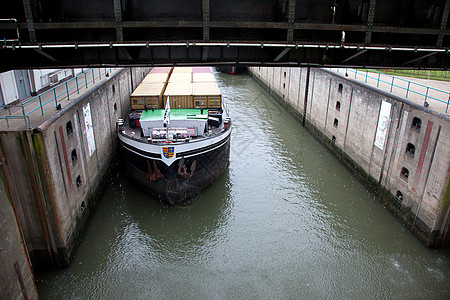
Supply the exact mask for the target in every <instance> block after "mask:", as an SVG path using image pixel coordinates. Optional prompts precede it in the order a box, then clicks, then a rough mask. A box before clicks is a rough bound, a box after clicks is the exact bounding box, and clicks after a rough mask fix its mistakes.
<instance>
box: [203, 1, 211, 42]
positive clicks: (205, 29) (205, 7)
mask: <svg viewBox="0 0 450 300" xmlns="http://www.w3.org/2000/svg"><path fill="white" fill-rule="evenodd" d="M202 11H203V41H204V42H209V19H210V8H209V0H203V1H202Z"/></svg>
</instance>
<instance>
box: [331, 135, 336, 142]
mask: <svg viewBox="0 0 450 300" xmlns="http://www.w3.org/2000/svg"><path fill="white" fill-rule="evenodd" d="M331 142H332V143H333V144H336V137H335V136H334V135H333V136H332V137H331Z"/></svg>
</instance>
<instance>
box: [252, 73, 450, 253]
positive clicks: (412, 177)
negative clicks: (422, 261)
mask: <svg viewBox="0 0 450 300" xmlns="http://www.w3.org/2000/svg"><path fill="white" fill-rule="evenodd" d="M250 74H251V75H252V76H253V77H254V78H255V79H256V80H257V81H258V82H260V83H261V84H262V85H263V86H264V87H266V88H267V89H268V90H269V92H270V93H271V94H273V95H274V96H275V98H276V99H278V100H279V101H280V102H281V103H282V104H284V105H285V106H286V107H287V108H288V109H289V110H290V111H291V112H292V113H293V114H294V115H295V116H296V117H297V118H298V119H299V120H302V121H303V120H304V121H305V124H306V127H307V128H308V129H309V130H310V131H311V132H312V133H313V134H314V135H315V136H316V137H317V138H319V139H320V140H321V141H322V142H323V143H324V144H325V145H327V146H328V147H329V149H330V150H332V151H333V152H334V153H335V154H336V155H337V156H338V157H339V158H340V159H341V160H342V162H343V163H344V164H346V165H347V166H348V167H349V168H350V169H352V170H353V171H354V172H355V175H356V176H357V177H359V178H360V179H361V180H362V181H363V182H364V183H366V184H367V186H368V187H370V188H371V189H372V190H374V192H376V194H377V196H378V198H379V199H380V200H381V201H382V202H383V204H385V205H387V206H388V207H389V208H390V210H391V211H392V212H393V213H394V214H395V215H397V216H398V217H399V218H401V219H402V220H404V223H405V224H406V226H407V227H408V228H409V229H410V230H411V231H412V232H414V233H415V234H416V235H417V236H418V237H419V238H420V239H421V240H422V241H423V242H424V243H425V244H426V245H427V246H429V247H437V246H440V245H442V243H443V241H444V240H446V235H447V232H448V228H449V211H450V208H449V196H450V195H449V193H450V192H449V190H450V187H449V172H450V121H449V118H448V117H447V116H445V115H442V114H439V113H436V112H433V111H430V110H428V109H426V108H423V107H421V106H418V105H416V104H414V103H411V102H409V101H407V100H405V99H402V98H399V97H396V96H393V95H390V94H387V93H385V92H383V91H380V90H377V89H374V88H371V87H369V86H366V85H364V84H361V83H359V82H356V81H353V80H351V79H347V78H345V77H342V76H340V75H339V74H335V73H332V72H329V71H327V70H322V69H310V76H309V84H308V85H307V82H308V80H307V76H308V75H307V74H308V69H307V68H281V67H280V68H267V67H253V68H250ZM305 99H306V100H305ZM305 103H306V112H305ZM417 121H419V122H420V128H417V126H416V122H417ZM411 145H413V146H414V148H415V151H414V153H411V151H409V150H410V148H411ZM406 170H407V171H408V174H405V172H406ZM447 242H448V241H447Z"/></svg>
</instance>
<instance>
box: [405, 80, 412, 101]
mask: <svg viewBox="0 0 450 300" xmlns="http://www.w3.org/2000/svg"><path fill="white" fill-rule="evenodd" d="M410 84H411V81H408V89H407V90H406V98H408V93H409V85H410Z"/></svg>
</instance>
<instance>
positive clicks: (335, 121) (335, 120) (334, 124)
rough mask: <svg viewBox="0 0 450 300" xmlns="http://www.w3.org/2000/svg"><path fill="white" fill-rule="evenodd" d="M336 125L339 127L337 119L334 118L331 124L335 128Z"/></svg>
mask: <svg viewBox="0 0 450 300" xmlns="http://www.w3.org/2000/svg"><path fill="white" fill-rule="evenodd" d="M338 125H339V121H338V119H336V118H335V119H334V122H333V126H334V127H336V128H337V127H338Z"/></svg>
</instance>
